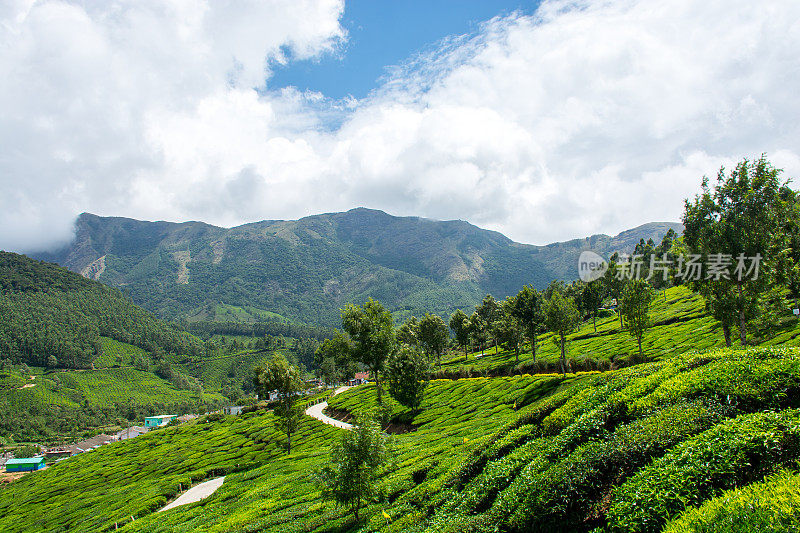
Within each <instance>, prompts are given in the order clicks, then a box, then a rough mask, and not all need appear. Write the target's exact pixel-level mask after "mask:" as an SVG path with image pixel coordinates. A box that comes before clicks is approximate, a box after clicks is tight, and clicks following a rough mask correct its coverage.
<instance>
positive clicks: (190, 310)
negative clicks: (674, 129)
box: [35, 208, 683, 326]
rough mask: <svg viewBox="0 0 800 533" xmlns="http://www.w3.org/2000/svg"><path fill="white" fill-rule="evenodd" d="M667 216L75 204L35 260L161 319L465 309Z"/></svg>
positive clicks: (562, 274)
mask: <svg viewBox="0 0 800 533" xmlns="http://www.w3.org/2000/svg"><path fill="white" fill-rule="evenodd" d="M669 229H674V230H675V231H677V232H679V233H680V232H681V231H682V229H683V228H682V226H681V225H680V224H677V223H671V222H654V223H649V224H644V225H642V226H639V227H636V228H633V229H630V230H627V231H624V232H622V233H620V234H619V235H617V236H614V237H611V236H608V235H593V236H591V237H587V238H584V239H575V240H571V241H566V242H559V243H553V244H548V245H546V246H534V245H529V244H521V243H517V242H514V241H512V240H511V239H509V238H507V237H505V236H504V235H502V234H501V233H498V232H496V231H490V230H485V229H481V228H479V227H477V226H474V225H472V224H470V223H468V222H465V221H461V220H451V221H438V220H432V219H426V218H420V217H397V216H392V215H389V214H387V213H385V212H383V211H377V210H372V209H365V208H356V209H352V210H350V211H347V212H343V213H328V214H321V215H314V216H308V217H305V218H301V219H299V220H289V221H287V220H264V221H261V222H254V223H250V224H244V225H242V226H237V227H234V228H223V227H217V226H212V225H209V224H206V223H203V222H183V223H174V222H146V221H140V220H134V219H129V218H120V217H100V216H97V215H93V214H89V213H83V214H82V215H80V216H79V217H78V219H77V221H76V227H75V238H74V240H73V241H72V242H71V243H70V244H68V245H67V246H65V247H63V248H61V249H59V250H55V251H52V252H47V253H39V254H35V257H36V258H38V259H43V260H47V261H51V262H55V263H58V264H60V265H62V266H65V267H67V268H69V269H70V270H72V271H74V272H78V273H80V274H82V275H83V276H84V277H87V278H91V279H95V280H99V281H101V282H103V283H105V284H108V285H111V286H115V287H118V288H120V289H121V290H122V291H123V292H125V293H126V294H128V295H129V296H130V297H131V298H132V299H133V300H134V302H136V303H137V304H139V305H142V306H143V307H145V308H147V309H149V310H151V311H153V312H154V313H156V314H157V315H158V316H160V317H162V318H166V319H180V320H187V321H192V320H213V321H221V320H235V321H244V322H253V321H260V320H265V319H269V318H278V319H281V318H285V319H290V320H299V321H304V322H307V323H314V324H320V325H328V326H330V325H337V324H338V310H339V308H341V307H343V306H344V305H345V304H346V303H349V302H353V303H361V302H363V301H364V300H365V299H366V298H368V297H372V298H376V299H378V300H380V301H381V302H382V303H383V304H384V305H385V306H386V307H387V308H388V309H390V310H391V311H392V312H393V313H394V314H395V317H396V318H398V319H402V318H403V317H406V316H408V315H410V314H417V315H419V314H421V313H424V312H436V313H439V314H442V315H444V316H446V315H448V314H449V313H450V312H452V311H453V310H455V309H456V308H465V309H466V308H469V307H471V306H473V305H475V304H476V303H477V302H478V301H479V300H480V299H481V298H482V297H483V296H484V295H485V294H487V293H490V294H492V295H494V296H495V297H497V298H503V297H505V296H507V295H510V294H514V293H516V292H517V291H518V290H519V289H520V288H521V287H522V285H524V284H533V285H534V286H536V287H537V288H543V287H545V286H546V285H547V284H548V283H549V282H550V281H552V280H553V279H561V280H571V279H575V278H577V261H578V256H579V254H580V252H581V251H583V250H589V249H590V250H593V251H595V252H597V253H599V254H600V255H603V256H607V255H610V254H611V253H613V252H614V251H621V252H622V251H631V250H632V249H633V247H634V246H635V245H636V244H637V243H638V242H639V241H640V239H644V240H645V241H646V240H648V239H653V240H654V241H655V242H659V241H660V240H661V239H662V238H663V236H664V235H665V234H666V233H667V231H668V230H669Z"/></svg>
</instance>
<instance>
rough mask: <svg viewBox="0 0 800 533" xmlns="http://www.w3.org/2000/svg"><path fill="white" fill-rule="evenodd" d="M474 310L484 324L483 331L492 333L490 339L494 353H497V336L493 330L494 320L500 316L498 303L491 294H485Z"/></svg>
mask: <svg viewBox="0 0 800 533" xmlns="http://www.w3.org/2000/svg"><path fill="white" fill-rule="evenodd" d="M475 312H476V313H478V316H479V317H480V318H481V321H482V324H483V325H484V326H485V327H484V332H485V333H486V334H491V335H492V339H493V340H494V353H497V336H496V335H494V334H493V333H494V331H495V328H494V324H495V321H496V320H497V319H498V318H500V304H499V303H498V302H497V300H495V299H494V297H493V296H492V295H491V294H487V295H486V296H484V297H483V300H482V301H481V303H480V304H479V305H478V306H477V307H475Z"/></svg>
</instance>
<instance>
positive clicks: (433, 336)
mask: <svg viewBox="0 0 800 533" xmlns="http://www.w3.org/2000/svg"><path fill="white" fill-rule="evenodd" d="M341 319H342V331H338V332H337V333H336V335H334V336H333V337H332V338H330V339H327V340H325V341H324V342H323V343H322V344H321V345H320V346H319V348H318V349H317V352H316V363H317V365H318V366H319V368H320V372H321V375H322V376H323V377H324V379H325V380H326V381H327V382H329V383H334V382H337V381H344V380H346V379H349V378H350V377H352V376H353V374H354V372H355V371H357V370H358V369H359V368H362V367H363V368H366V369H368V370H369V373H370V375H371V376H372V378H373V379H374V380H375V384H376V395H377V399H378V404H379V405H382V404H383V385H384V381H386V382H387V385H388V388H389V392H390V394H392V396H393V397H394V398H395V399H396V400H397V401H398V402H399V403H400V404H402V405H406V406H408V407H410V408H412V409H417V408H418V407H419V405H420V403H421V402H422V395H423V392H424V389H425V384H426V382H427V380H428V376H429V374H430V370H431V366H432V363H433V361H434V360H435V361H437V362H438V363H439V364H440V365H441V358H442V354H443V353H444V352H445V350H446V349H447V346H448V343H449V333H448V331H447V325H446V324H445V323H444V321H443V320H442V318H441V317H439V316H437V315H431V314H426V315H425V316H423V317H422V318H421V319H417V318H416V317H411V318H410V319H409V320H408V321H406V322H405V323H404V324H403V325H401V326H400V327H399V328H397V329H395V327H394V321H393V319H392V315H391V313H390V312H389V311H387V310H386V309H384V307H383V306H382V305H381V304H380V302H378V301H376V300H373V299H372V298H370V299H368V300H367V301H366V302H365V303H364V304H363V305H361V306H357V305H353V304H349V305H347V306H346V307H345V308H344V309H343V310H342V311H341Z"/></svg>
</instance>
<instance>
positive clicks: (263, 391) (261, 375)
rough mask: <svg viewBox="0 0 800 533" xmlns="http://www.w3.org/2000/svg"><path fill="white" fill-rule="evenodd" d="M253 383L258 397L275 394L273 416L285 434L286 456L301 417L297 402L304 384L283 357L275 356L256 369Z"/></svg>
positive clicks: (294, 369) (290, 449) (289, 452)
mask: <svg viewBox="0 0 800 533" xmlns="http://www.w3.org/2000/svg"><path fill="white" fill-rule="evenodd" d="M253 381H254V382H255V385H256V391H257V392H258V394H259V397H261V398H269V394H270V392H272V391H275V392H276V393H277V398H276V403H275V408H274V411H275V416H276V417H277V419H278V425H279V426H280V428H281V429H282V430H283V432H284V433H285V434H286V454H287V455H290V454H291V453H292V434H293V433H294V432H295V431H297V427H298V425H299V423H300V417H301V416H302V412H301V411H300V406H299V405H298V400H299V397H300V392H301V391H302V390H303V385H304V383H303V381H302V380H301V379H300V372H298V370H297V368H296V367H294V366H292V365H290V364H289V362H288V361H286V358H285V357H283V356H281V355H275V356H274V357H273V358H272V359H271V360H270V361H269V362H268V363H267V364H266V366H264V367H263V368H262V367H256V369H255V377H254V378H253Z"/></svg>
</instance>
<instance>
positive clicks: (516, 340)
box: [495, 296, 525, 363]
mask: <svg viewBox="0 0 800 533" xmlns="http://www.w3.org/2000/svg"><path fill="white" fill-rule="evenodd" d="M516 307H517V297H516V296H509V297H508V298H506V299H505V300H503V303H502V304H501V305H500V318H498V319H497V320H496V321H495V331H496V332H497V338H498V340H499V341H500V343H502V344H505V345H506V347H507V348H509V349H512V350H514V357H515V361H516V362H517V363H519V348H520V346H521V345H522V342H523V340H524V338H525V336H524V328H523V326H522V323H521V321H520V320H519V319H518V318H517V317H516V316H515V315H514V314H513V312H512V311H513V310H514V309H515V308H516Z"/></svg>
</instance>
